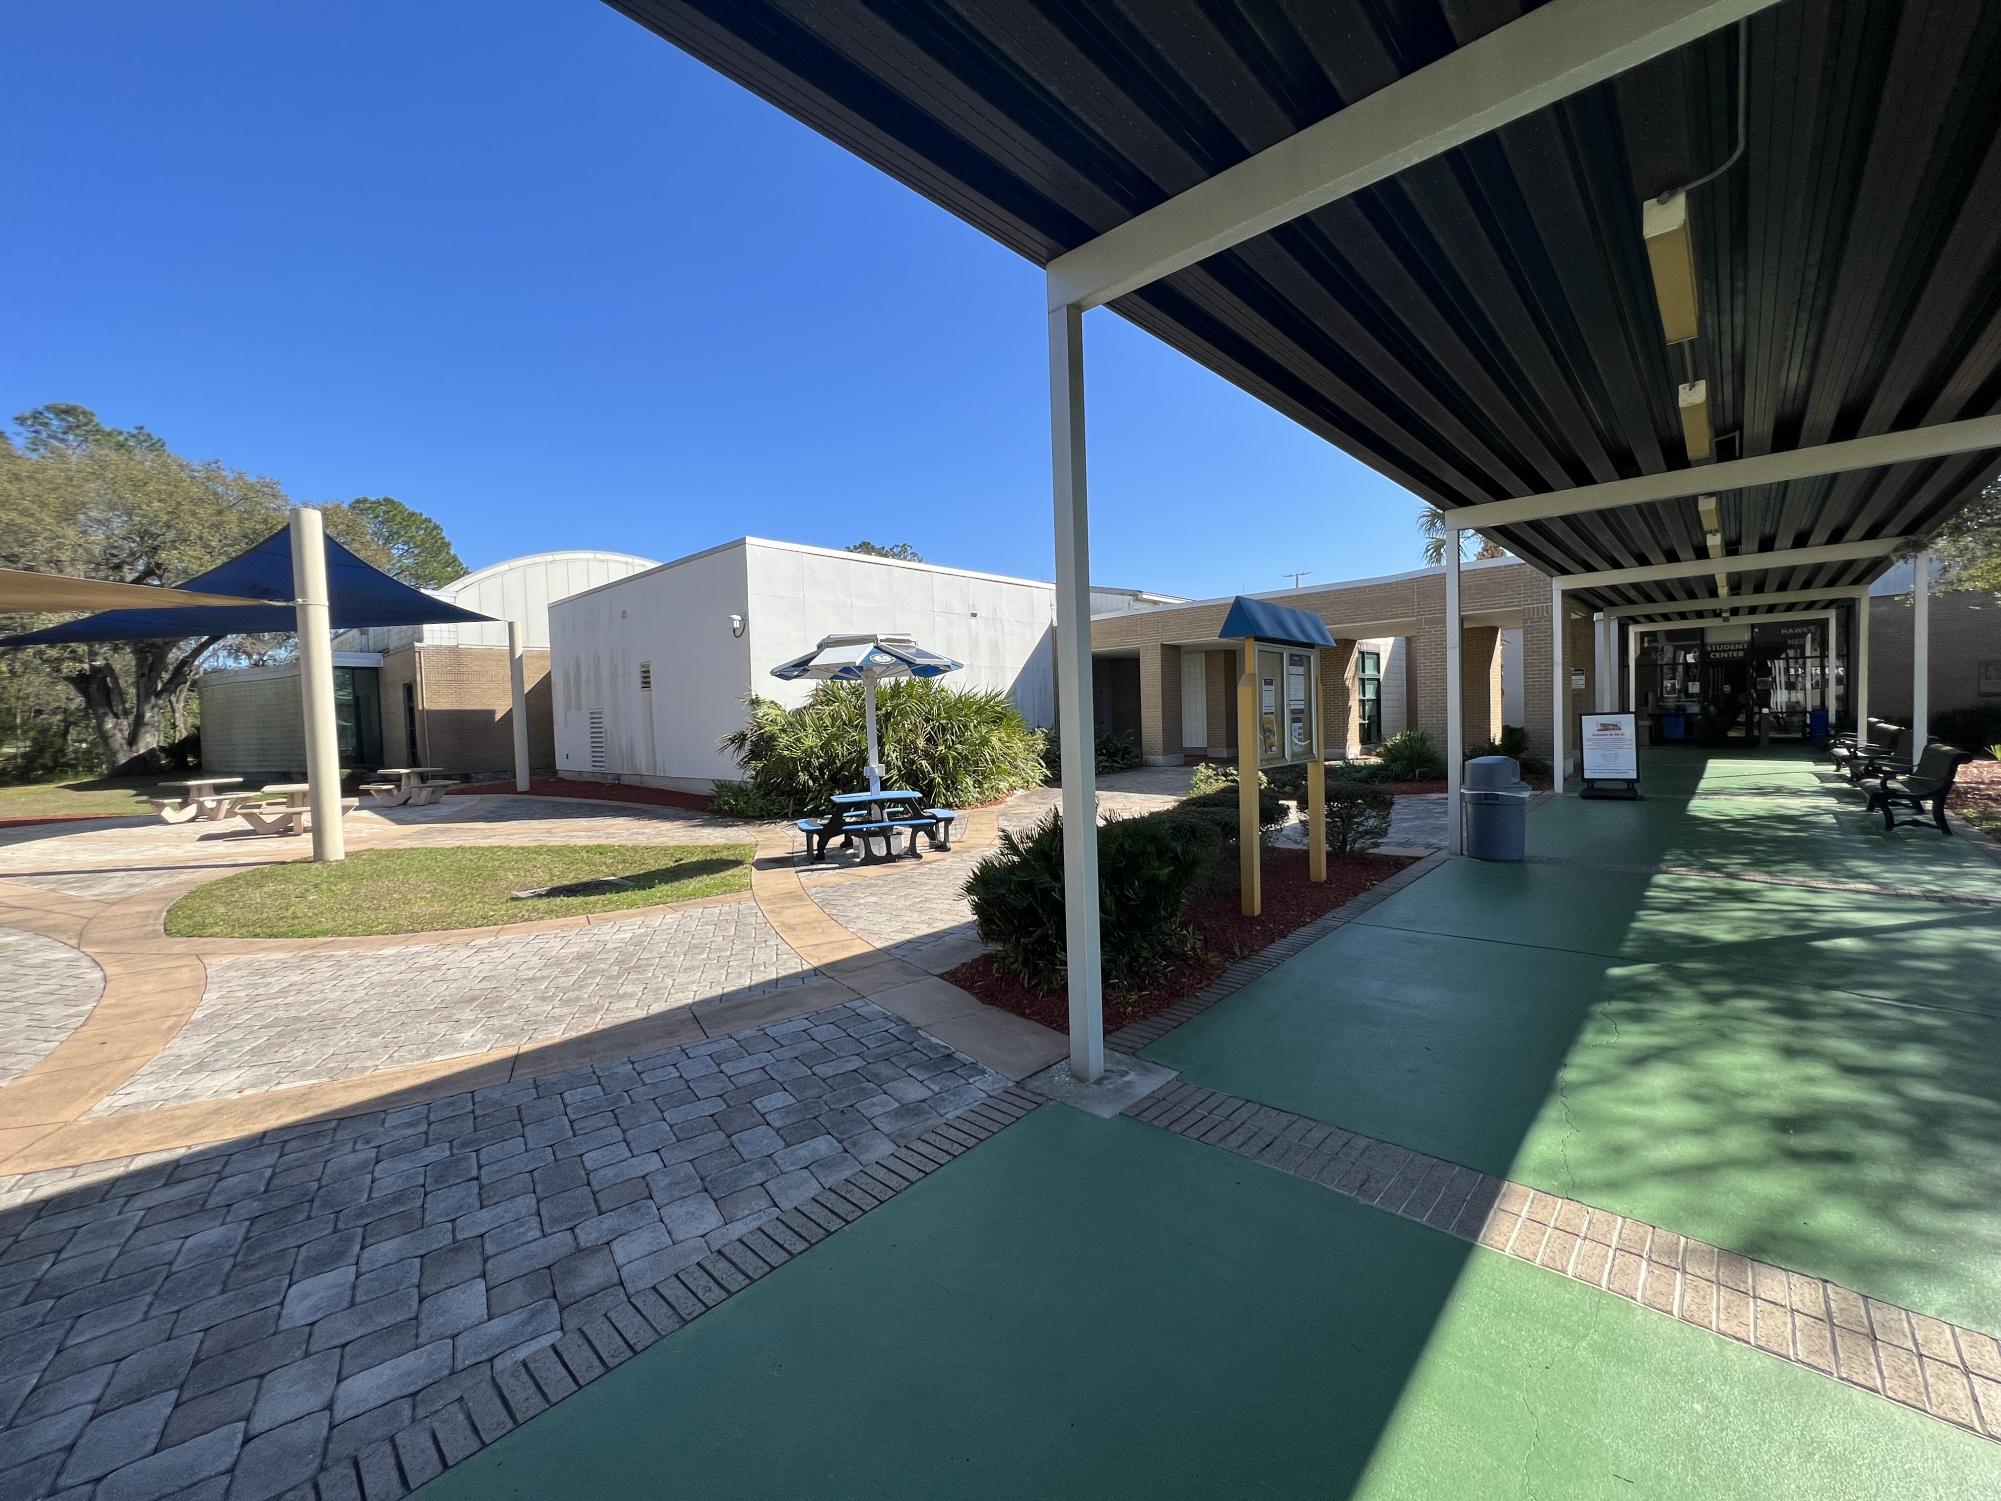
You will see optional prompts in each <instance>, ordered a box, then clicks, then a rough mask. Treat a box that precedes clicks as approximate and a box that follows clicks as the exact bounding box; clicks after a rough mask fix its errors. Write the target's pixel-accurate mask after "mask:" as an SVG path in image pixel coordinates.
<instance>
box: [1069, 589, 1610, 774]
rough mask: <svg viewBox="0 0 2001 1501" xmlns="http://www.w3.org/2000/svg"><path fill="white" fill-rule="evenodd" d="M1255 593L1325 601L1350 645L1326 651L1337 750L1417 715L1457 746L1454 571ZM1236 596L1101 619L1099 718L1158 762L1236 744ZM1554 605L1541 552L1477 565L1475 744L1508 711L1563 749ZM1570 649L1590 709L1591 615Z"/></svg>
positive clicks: (1331, 736)
mask: <svg viewBox="0 0 2001 1501" xmlns="http://www.w3.org/2000/svg"><path fill="white" fill-rule="evenodd" d="M1256 597H1257V598H1259V599H1271V600H1276V601H1278V602H1281V603H1283V604H1287V605H1290V606H1292V607H1294V608H1296V609H1303V610H1310V611H1312V612H1313V613H1314V614H1316V615H1318V616H1320V618H1321V619H1323V620H1324V621H1326V622H1327V628H1328V630H1329V631H1330V632H1331V633H1332V634H1333V636H1334V638H1335V641H1336V642H1337V643H1338V644H1337V645H1335V646H1333V647H1331V648H1325V649H1323V650H1322V651H1321V654H1320V658H1321V665H1320V673H1321V711H1322V716H1323V720H1324V731H1325V736H1326V743H1327V746H1328V749H1329V751H1330V752H1331V753H1337V754H1355V753H1357V752H1359V751H1361V750H1363V749H1365V748H1366V747H1367V746H1368V745H1370V744H1373V743H1375V742H1376V741H1378V740H1380V739H1382V738H1385V737H1387V736H1389V735H1392V734H1394V733H1396V731H1397V730H1399V729H1402V728H1406V727H1408V728H1413V729H1419V730H1422V731H1424V732H1425V733H1426V734H1427V735H1429V736H1430V737H1431V739H1432V741H1433V743H1434V744H1436V745H1437V746H1438V747H1439V749H1440V750H1441V751H1442V750H1443V749H1444V746H1445V738H1446V737H1445V571H1444V569H1442V568H1426V569H1421V570H1418V571H1416V572H1412V573H1402V574H1394V575H1391V576H1388V577H1384V578H1372V579H1358V580H1355V581H1354V582H1352V583H1346V584H1333V585H1327V586H1322V587H1314V588H1307V589H1286V590H1279V591H1275V592H1273V593H1269V594H1260V595H1258V596H1256ZM1229 605H1230V601H1229V600H1227V599H1211V600H1196V601H1192V602H1189V603H1186V604H1175V605H1163V606H1158V607H1155V608H1150V609H1140V610H1129V611H1122V612H1120V613H1118V614H1113V615H1103V616H1099V617H1097V618H1095V619H1094V620H1093V621H1092V622H1091V649H1092V669H1093V671H1092V680H1093V689H1094V693H1095V697H1096V703H1097V715H1098V725H1099V727H1100V728H1103V729H1110V730H1114V731H1120V732H1123V733H1126V734H1130V735H1131V736H1132V737H1133V738H1134V740H1135V741H1136V742H1137V743H1138V745H1139V746H1140V751H1141V754H1142V755H1143V756H1145V758H1146V759H1147V760H1148V761H1149V762H1150V763H1152V764H1156V765H1159V764H1171V763H1178V762H1180V761H1182V760H1184V759H1186V758H1189V757H1196V756H1222V755H1226V754H1228V753H1230V752H1231V751H1233V750H1234V748H1235V745H1236V728H1235V723H1234V713H1233V711H1232V703H1233V697H1232V695H1233V693H1234V685H1235V682H1236V676H1237V655H1238V648H1237V646H1236V644H1235V643H1234V642H1227V641H1223V640H1220V639H1219V638H1218V637H1217V635H1216V632H1217V631H1218V630H1219V629H1220V628H1221V626H1222V622H1223V616H1224V615H1225V613H1226V612H1227V611H1228V609H1229ZM1549 608H1550V589H1549V579H1548V578H1547V577H1546V576H1545V575H1544V574H1542V573H1541V572H1539V571H1538V570H1536V569H1534V568H1532V567H1530V566H1529V565H1528V564H1526V563H1519V562H1516V561H1514V560H1512V559H1498V560H1494V561H1491V562H1484V563H1468V564H1466V565H1464V567H1463V569H1462V572H1461V600H1460V610H1461V615H1462V619H1463V626H1464V634H1463V636H1462V638H1461V640H1462V647H1461V651H1462V656H1461V670H1462V672H1463V674H1464V679H1463V692H1464V705H1465V734H1466V743H1467V744H1468V745H1469V746H1471V745H1478V744H1479V743H1481V742H1482V741H1486V740H1491V739H1497V738H1498V737H1499V735H1500V732H1501V727H1502V725H1503V724H1504V723H1515V724H1520V725H1523V726H1524V727H1525V728H1526V729H1527V731H1528V734H1529V746H1530V750H1531V752H1532V753H1533V754H1535V755H1538V756H1544V757H1547V756H1548V755H1549V754H1550V745H1549V742H1550V701H1551V685H1550V632H1549ZM1565 651H1566V658H1567V660H1568V662H1569V664H1570V666H1571V667H1572V668H1573V669H1578V670H1581V672H1582V677H1581V679H1578V678H1573V688H1572V692H1571V699H1572V706H1573V715H1574V714H1580V713H1583V712H1584V711H1585V709H1586V708H1587V707H1588V706H1589V704H1590V702H1591V694H1592V691H1593V683H1592V662H1591V626H1590V621H1589V620H1588V618H1586V617H1583V616H1574V617H1573V618H1572V619H1571V620H1570V622H1569V624H1568V632H1567V645H1566V648H1565ZM1511 657H1514V658H1518V660H1510V659H1511ZM1516 715H1519V717H1515V716H1516ZM1567 717H1569V716H1567Z"/></svg>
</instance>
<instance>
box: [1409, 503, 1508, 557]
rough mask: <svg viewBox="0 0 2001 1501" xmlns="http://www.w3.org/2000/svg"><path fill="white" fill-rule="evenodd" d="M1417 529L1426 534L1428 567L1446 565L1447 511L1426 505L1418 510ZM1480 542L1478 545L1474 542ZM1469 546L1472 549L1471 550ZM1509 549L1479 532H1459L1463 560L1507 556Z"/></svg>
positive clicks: (1425, 553) (1460, 555)
mask: <svg viewBox="0 0 2001 1501" xmlns="http://www.w3.org/2000/svg"><path fill="white" fill-rule="evenodd" d="M1417 529H1418V531H1419V532H1421V533H1422V534H1423V535H1424V563H1425V566H1426V567H1427V568H1442V567H1444V566H1445V534H1446V532H1447V530H1448V528H1447V526H1446V524H1445V513H1444V512H1443V511H1441V510H1439V509H1438V507H1437V506H1426V507H1425V508H1424V509H1423V510H1422V511H1420V512H1418V517H1417ZM1474 542H1478V544H1479V545H1478V546H1477V547H1473V546H1472V544H1473V543H1474ZM1469 547H1470V548H1471V551H1469V550H1468V549H1469ZM1507 555H1508V550H1507V549H1506V548H1505V547H1503V546H1501V544H1500V543H1498V542H1496V541H1495V540H1494V539H1493V538H1491V537H1483V536H1481V535H1480V534H1479V533H1478V532H1461V533H1460V534H1459V557H1460V560H1461V561H1462V562H1463V561H1465V560H1466V559H1468V558H1470V559H1472V561H1474V562H1476V563H1481V562H1485V561H1486V560H1487V559H1489V558H1505V557H1506V556H1507Z"/></svg>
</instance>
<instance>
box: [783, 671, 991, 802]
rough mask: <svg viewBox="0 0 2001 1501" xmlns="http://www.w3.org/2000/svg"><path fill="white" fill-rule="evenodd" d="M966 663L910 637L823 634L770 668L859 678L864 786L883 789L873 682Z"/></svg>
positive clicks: (786, 674) (796, 674)
mask: <svg viewBox="0 0 2001 1501" xmlns="http://www.w3.org/2000/svg"><path fill="white" fill-rule="evenodd" d="M963 666H965V664H964V663H963V662H954V661H953V660H952V659H951V658H950V657H941V656H939V655H938V653H936V652H935V651H926V650H925V649H924V648H923V647H921V646H919V645H918V644H917V643H916V642H915V641H913V640H911V639H910V637H908V636H823V637H821V638H820V644H819V645H818V646H816V647H814V648H813V650H811V651H809V652H807V653H806V655H805V656H803V657H794V658H793V659H792V660H791V661H790V662H781V663H779V664H778V666H776V667H774V668H772V669H771V675H772V676H773V677H775V678H783V679H784V680H785V681H786V682H788V683H791V682H797V681H798V680H799V679H801V678H810V679H812V680H813V681H815V682H821V683H860V684H861V685H862V695H863V700H864V702H865V703H866V704H867V706H868V790H869V791H870V792H880V791H882V752H881V748H880V746H879V745H878V743H877V737H876V727H875V685H876V684H877V683H879V682H881V681H882V680H883V679H884V678H941V677H943V676H944V675H945V674H946V673H948V672H957V671H958V670H959V669H960V668H961V667H963Z"/></svg>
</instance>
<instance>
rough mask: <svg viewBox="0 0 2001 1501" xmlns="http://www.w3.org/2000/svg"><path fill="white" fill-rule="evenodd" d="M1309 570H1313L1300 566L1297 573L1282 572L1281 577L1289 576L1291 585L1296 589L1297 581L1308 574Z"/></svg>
mask: <svg viewBox="0 0 2001 1501" xmlns="http://www.w3.org/2000/svg"><path fill="white" fill-rule="evenodd" d="M1311 572H1313V570H1312V569H1311V568H1302V569H1300V570H1299V572H1297V573H1288V574H1284V575H1282V577H1285V578H1289V579H1291V580H1292V587H1293V588H1295V589H1297V588H1298V587H1299V581H1300V580H1301V579H1303V578H1305V577H1306V576H1307V574H1309V573H1311Z"/></svg>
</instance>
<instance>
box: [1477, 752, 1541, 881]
mask: <svg viewBox="0 0 2001 1501" xmlns="http://www.w3.org/2000/svg"><path fill="white" fill-rule="evenodd" d="M1530 796H1531V794H1530V792H1529V789H1528V788H1527V787H1525V786H1523V785H1522V768H1521V764H1520V763H1519V762H1518V761H1516V760H1515V758H1514V757H1512V756H1475V757H1474V758H1473V759H1472V760H1470V761H1468V762H1467V763H1466V778H1465V781H1464V782H1463V784H1462V785H1461V800H1462V801H1463V802H1464V803H1465V805H1466V813H1465V817H1466V853H1467V854H1469V855H1471V856H1472V857H1473V858H1474V859H1475V860H1519V859H1521V858H1522V855H1523V853H1524V851H1525V848H1526V844H1527V834H1528V814H1529V797H1530Z"/></svg>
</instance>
